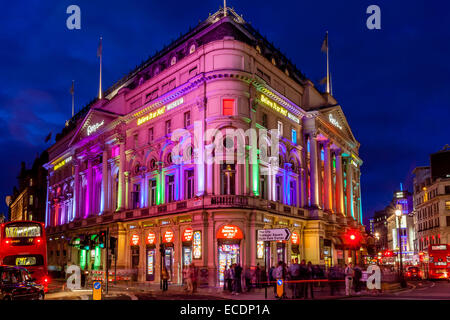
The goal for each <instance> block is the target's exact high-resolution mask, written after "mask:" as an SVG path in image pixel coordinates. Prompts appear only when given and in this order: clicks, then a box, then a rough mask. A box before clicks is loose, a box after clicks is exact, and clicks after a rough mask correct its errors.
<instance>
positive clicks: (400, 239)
mask: <svg viewBox="0 0 450 320" xmlns="http://www.w3.org/2000/svg"><path fill="white" fill-rule="evenodd" d="M395 215H396V217H397V224H398V229H397V230H398V232H397V233H398V245H399V247H400V268H399V277H400V285H401V287H402V288H406V282H405V279H404V278H403V260H402V255H403V254H402V238H401V235H400V231H401V220H400V217H401V216H402V211H401V210H400V209H397V210H395Z"/></svg>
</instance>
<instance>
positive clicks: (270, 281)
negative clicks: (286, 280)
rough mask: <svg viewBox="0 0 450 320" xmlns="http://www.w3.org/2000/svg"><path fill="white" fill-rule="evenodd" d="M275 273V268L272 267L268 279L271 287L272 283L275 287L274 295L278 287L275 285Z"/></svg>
mask: <svg viewBox="0 0 450 320" xmlns="http://www.w3.org/2000/svg"><path fill="white" fill-rule="evenodd" d="M274 271H275V267H274V266H271V267H270V269H269V274H268V279H269V285H270V283H271V284H272V285H273V293H274V294H275V295H276V292H277V286H276V283H274V282H275V277H274Z"/></svg>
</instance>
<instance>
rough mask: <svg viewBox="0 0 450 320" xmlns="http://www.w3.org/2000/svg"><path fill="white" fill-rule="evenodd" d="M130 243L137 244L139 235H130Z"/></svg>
mask: <svg viewBox="0 0 450 320" xmlns="http://www.w3.org/2000/svg"><path fill="white" fill-rule="evenodd" d="M131 244H132V245H133V246H138V245H139V236H138V235H137V234H133V235H132V236H131Z"/></svg>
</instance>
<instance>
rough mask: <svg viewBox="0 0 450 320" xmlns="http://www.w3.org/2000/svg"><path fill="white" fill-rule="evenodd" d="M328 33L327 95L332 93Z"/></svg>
mask: <svg viewBox="0 0 450 320" xmlns="http://www.w3.org/2000/svg"><path fill="white" fill-rule="evenodd" d="M328 48H329V45H328V31H327V93H330V63H329V58H328Z"/></svg>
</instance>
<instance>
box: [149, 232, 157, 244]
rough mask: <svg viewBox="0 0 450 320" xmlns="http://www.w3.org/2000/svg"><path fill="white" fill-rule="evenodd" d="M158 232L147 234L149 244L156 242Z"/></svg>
mask: <svg viewBox="0 0 450 320" xmlns="http://www.w3.org/2000/svg"><path fill="white" fill-rule="evenodd" d="M155 239H156V234H155V233H154V232H149V233H148V236H147V244H155Z"/></svg>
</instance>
